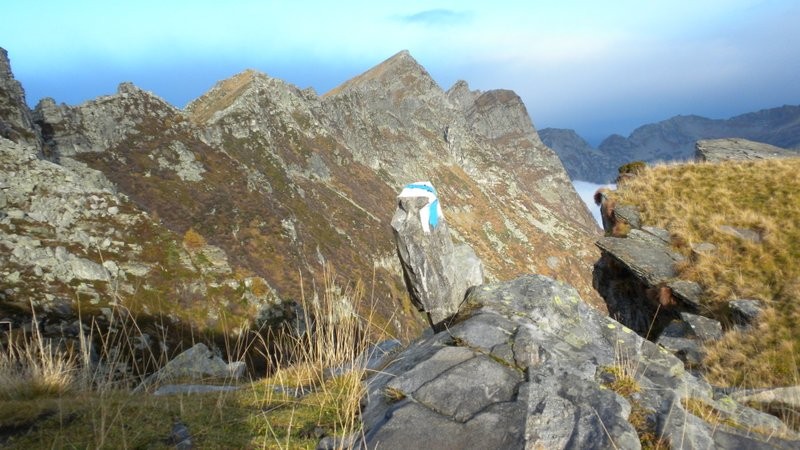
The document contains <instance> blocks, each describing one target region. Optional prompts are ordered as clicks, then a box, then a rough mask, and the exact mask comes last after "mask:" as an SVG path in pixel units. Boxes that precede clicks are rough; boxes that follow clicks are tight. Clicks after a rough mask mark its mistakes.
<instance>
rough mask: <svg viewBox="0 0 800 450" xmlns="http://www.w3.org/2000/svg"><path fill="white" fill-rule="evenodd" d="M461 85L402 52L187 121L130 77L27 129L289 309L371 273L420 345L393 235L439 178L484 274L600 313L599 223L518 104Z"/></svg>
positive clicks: (198, 104) (243, 98) (207, 107)
mask: <svg viewBox="0 0 800 450" xmlns="http://www.w3.org/2000/svg"><path fill="white" fill-rule="evenodd" d="M9 74H10V72H9ZM10 79H13V76H12V78H10ZM454 88H455V89H454V90H451V91H450V92H449V93H448V92H445V91H443V90H442V89H441V88H440V87H439V86H438V85H436V84H435V82H434V81H433V80H432V78H430V76H429V74H427V71H425V69H424V68H423V67H422V66H421V65H419V63H417V62H416V61H415V60H414V59H413V57H412V56H411V55H410V54H409V53H408V52H400V53H398V54H396V55H394V56H393V57H391V58H389V59H388V60H386V61H384V62H383V63H380V64H378V65H377V66H376V68H373V69H371V70H369V71H367V72H366V76H360V77H355V78H353V79H351V80H348V81H345V82H344V83H343V84H342V86H341V89H335V90H333V91H332V92H329V93H327V94H326V95H323V96H319V95H317V94H316V93H315V92H313V90H310V89H306V90H300V89H299V88H297V87H296V86H293V85H291V84H289V83H286V82H285V81H282V80H279V79H276V78H271V77H269V76H268V75H266V74H263V73H261V72H257V71H253V70H246V71H243V72H240V73H238V74H235V75H233V76H232V77H230V78H228V79H226V80H221V81H220V82H219V83H217V84H216V85H215V86H214V87H212V88H211V89H210V90H209V91H208V92H207V93H205V94H204V95H202V96H200V97H198V98H197V99H195V100H194V101H192V102H190V104H189V105H187V107H186V108H185V109H183V110H182V109H179V108H176V107H175V106H173V105H170V104H169V103H167V102H165V101H164V100H163V99H161V98H160V97H158V96H157V95H155V94H153V93H150V92H147V91H144V90H142V89H139V88H137V87H135V86H134V85H132V84H130V83H122V84H120V86H119V88H118V90H117V92H116V93H115V94H112V95H108V96H102V97H98V98H96V99H93V100H89V101H87V102H84V103H82V104H80V105H76V106H68V105H64V104H60V105H58V104H56V103H55V101H54V100H52V99H44V100H42V101H41V102H39V104H38V105H37V106H36V108H35V109H34V111H33V112H32V113H31V115H32V117H33V118H34V121H33V124H32V126H30V127H29V128H30V129H31V132H32V133H33V134H37V133H38V135H40V136H41V139H42V142H43V143H42V144H41V146H40V147H36V145H33V148H39V149H40V151H39V153H40V157H42V158H46V159H47V160H49V161H51V162H53V163H55V164H57V165H62V166H65V167H66V166H70V165H75V164H78V165H85V166H86V167H88V168H91V169H93V170H94V171H95V172H93V173H96V174H97V176H98V177H100V178H102V179H104V180H106V181H105V182H107V183H108V184H109V185H111V186H113V187H114V189H115V190H117V191H118V192H119V193H120V194H124V195H125V196H127V198H130V199H131V201H132V203H133V204H134V205H136V207H137V208H139V209H140V210H141V212H142V213H143V214H147V215H149V216H151V217H154V218H156V220H157V221H158V223H159V224H160V225H161V226H163V227H164V228H166V229H168V230H169V232H170V233H173V235H174V236H182V235H184V236H197V235H199V236H200V237H201V239H202V240H203V241H205V242H207V244H208V245H209V246H213V247H214V248H216V249H218V250H214V251H215V252H217V251H219V252H223V254H224V255H225V257H226V260H227V261H228V263H227V264H229V266H230V270H231V271H232V272H233V273H239V274H242V275H241V276H243V277H246V278H247V277H259V279H261V280H262V281H263V285H264V289H262V290H265V291H266V292H271V293H272V294H270V295H271V297H270V298H277V299H278V300H277V302H278V303H282V302H291V301H294V300H300V299H301V297H302V296H303V295H304V292H303V291H302V289H301V287H300V283H301V278H303V279H306V280H310V281H308V283H310V285H311V286H320V285H321V280H320V279H319V278H318V277H319V274H320V272H321V270H320V267H321V266H322V265H331V266H333V267H335V268H336V270H337V272H339V273H340V275H341V276H342V277H343V278H345V279H347V280H352V281H354V282H355V281H356V280H374V281H373V283H374V292H375V298H374V299H373V300H374V302H375V304H376V305H377V306H376V308H377V314H376V317H379V318H380V320H381V321H382V322H381V323H382V326H384V327H386V329H387V330H391V332H392V333H393V334H395V335H396V336H413V335H415V334H416V332H417V331H418V330H419V326H420V325H421V324H422V323H423V322H422V321H421V320H420V318H419V317H417V316H416V315H415V314H413V313H412V312H411V310H410V305H409V304H408V301H407V300H404V288H403V282H402V275H401V272H400V269H399V262H398V261H397V260H396V255H395V249H394V248H393V246H392V243H391V239H390V236H391V233H390V230H389V229H388V224H389V219H390V218H391V215H392V212H393V210H394V206H395V203H396V200H395V196H396V195H397V193H398V192H399V190H400V188H401V187H402V186H403V185H405V184H407V183H410V182H414V181H419V180H430V181H432V182H433V183H434V185H435V186H436V187H437V189H438V191H439V195H440V198H441V199H442V204H443V207H444V211H445V217H446V220H447V221H448V224H449V225H450V228H451V230H452V231H453V233H454V235H455V236H454V237H455V240H456V241H457V242H468V243H470V244H472V245H473V247H474V248H475V249H476V252H477V253H478V255H479V256H480V257H481V258H482V259H483V261H484V263H485V265H486V269H487V272H488V276H489V278H490V279H507V278H510V277H513V276H517V275H520V274H523V273H528V272H530V271H537V272H541V273H544V274H546V275H549V276H554V277H557V278H558V277H560V278H561V279H563V280H564V281H568V282H570V283H571V284H574V285H575V286H576V287H577V288H578V289H579V290H580V291H581V292H582V294H583V295H584V298H587V300H589V301H594V304H595V306H597V307H598V308H601V309H602V304H601V303H600V300H599V298H598V297H597V296H596V294H594V296H593V292H594V291H593V289H592V282H591V276H590V270H589V268H590V267H591V264H592V263H593V262H594V260H595V259H596V256H597V252H596V250H595V249H594V247H593V245H592V242H593V240H594V238H595V237H596V235H597V233H599V229H598V228H597V225H596V224H595V222H594V221H593V220H592V218H591V216H590V214H589V212H588V210H587V209H586V207H585V205H584V204H583V203H582V202H581V201H580V199H579V197H578V196H577V194H576V193H575V192H574V189H573V188H572V186H571V184H570V183H569V179H568V177H567V175H566V173H565V172H564V169H563V166H562V165H561V162H560V161H559V160H558V158H557V157H556V155H555V154H554V153H553V152H552V151H551V150H550V149H548V148H546V147H545V146H544V145H543V144H542V143H541V141H540V140H539V137H538V135H537V134H536V130H535V127H534V126H533V124H532V122H531V120H530V117H529V116H528V114H527V110H526V109H525V106H524V104H523V103H522V101H521V100H520V99H519V97H518V96H517V95H516V94H514V93H513V92H511V91H502V90H500V91H489V92H483V93H482V92H478V91H475V92H472V91H470V90H469V87H468V85H466V83H463V84H459V83H457V84H456V85H455V86H454ZM456 96H457V100H456ZM16 107H17V108H18V109H19V110H20V111H22V112H24V111H25V108H27V106H26V105H24V104H17V106H16ZM2 120H3V121H7V120H8V119H7V118H6V117H5V116H4V117H2ZM15 207H17V206H15ZM18 207H19V208H21V210H23V211H24V208H26V206H25V205H18ZM23 217H25V216H23ZM14 220H16V219H14ZM20 220H23V221H25V220H27V219H20ZM120 232H124V230H123V231H120ZM195 240H197V238H192V239H190V242H191V241H195ZM176 245H177V246H178V247H179V246H180V243H177V244H176ZM171 246H173V247H174V245H173V244H170V245H168V246H166V247H164V248H165V250H166V249H168V248H171ZM534 250H535V253H534ZM154 251H155V250H154ZM92 257H97V255H94V256H92ZM212 259H213V258H212ZM98 263H99V261H98ZM149 276H152V273H150V272H145V273H143V274H142V277H143V280H146V279H147V277H149ZM159 276H162V275H159ZM247 279H249V278H247ZM261 283H262V282H259V283H257V285H261ZM101 284H102V283H101ZM46 289H47V288H46V287H43V288H42V292H46ZM104 289H111V288H110V287H109V286H106V285H104V284H103V285H101V286H98V287H97V290H98V293H99V295H103V292H104ZM164 289H167V290H168V291H169V290H172V291H170V292H174V293H173V294H168V295H167V294H165V295H167V297H180V296H182V295H183V296H185V294H181V293H180V292H183V290H185V289H186V288H185V287H181V286H180V285H174V286H171V287H169V286H167V287H165V288H164ZM313 290H315V289H312V291H313ZM305 295H308V292H305ZM314 295H316V294H314ZM137 296H140V293H136V292H134V293H133V294H130V295H128V294H126V298H127V297H130V299H128V301H130V302H134V303H135V302H138V301H139V300H137ZM270 302H271V304H272V303H275V301H272V300H270ZM259 305H260V304H258V303H256V304H253V305H252V306H253V307H260V306H259ZM262 306H265V305H262ZM214 308H217V306H214ZM208 314H209V317H213V316H215V315H218V314H220V311H216V310H209V312H208ZM200 322H203V321H202V320H200Z"/></svg>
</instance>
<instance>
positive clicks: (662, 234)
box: [642, 225, 670, 244]
mask: <svg viewBox="0 0 800 450" xmlns="http://www.w3.org/2000/svg"><path fill="white" fill-rule="evenodd" d="M642 231H644V232H647V233H649V234H651V235H653V236H655V237H657V238H658V239H660V240H661V242H663V243H664V244H669V241H670V236H669V231H667V230H665V229H663V228H659V227H651V226H647V225H644V226H642Z"/></svg>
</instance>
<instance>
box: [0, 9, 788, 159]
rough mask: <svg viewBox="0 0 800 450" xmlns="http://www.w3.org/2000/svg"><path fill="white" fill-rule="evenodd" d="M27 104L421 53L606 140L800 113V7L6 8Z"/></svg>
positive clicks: (169, 89)
mask: <svg viewBox="0 0 800 450" xmlns="http://www.w3.org/2000/svg"><path fill="white" fill-rule="evenodd" d="M0 15H2V17H3V26H2V28H0V47H4V48H5V49H6V50H8V52H9V57H10V58H11V63H12V68H13V70H14V73H15V76H16V77H17V79H18V80H20V81H21V82H22V83H23V87H24V88H25V90H26V92H27V97H28V101H29V103H34V104H35V103H36V102H37V101H38V100H39V99H40V98H42V97H46V96H49V97H53V98H55V99H56V101H58V102H64V103H67V104H77V103H80V102H83V101H85V100H88V99H91V98H94V97H96V96H98V95H103V94H110V93H113V92H114V91H115V90H116V86H117V84H118V83H119V82H122V81H132V82H134V83H135V84H136V85H138V86H140V87H142V88H144V89H147V90H149V91H152V92H154V93H155V94H157V95H159V96H161V97H162V98H164V99H166V100H167V101H169V102H170V103H172V104H174V105H175V106H178V107H183V106H185V105H186V103H188V102H189V101H190V100H192V99H193V98H195V97H198V96H200V95H201V94H202V93H203V92H205V91H206V90H208V89H209V88H210V87H211V86H212V85H213V84H214V83H215V82H216V81H218V80H221V79H224V78H227V77H229V76H231V75H233V74H235V73H238V72H241V71H242V70H244V69H246V68H254V69H257V70H260V71H262V72H266V73H267V74H269V75H271V76H274V77H278V78H282V79H284V80H286V81H289V82H291V83H293V84H296V85H298V86H299V87H301V88H305V87H308V86H312V87H314V88H315V89H316V90H317V92H319V93H323V92H325V91H327V90H329V89H331V88H333V87H335V86H337V85H338V84H340V83H342V82H344V81H345V80H347V79H348V78H351V77H353V76H355V75H357V74H359V73H361V72H363V71H365V70H367V69H369V68H370V67H372V66H374V65H376V64H378V63H380V62H381V61H382V60H384V59H386V58H388V57H389V56H391V55H393V54H394V53H397V52H398V51H400V50H402V49H408V50H410V51H411V54H412V55H413V56H414V57H415V58H416V59H417V60H418V61H419V62H420V63H421V64H422V65H423V66H425V67H426V68H427V69H428V71H429V72H430V73H431V75H433V77H434V78H435V79H436V81H437V82H438V83H439V84H440V86H441V87H442V88H443V89H447V88H448V87H450V86H451V85H452V84H453V83H454V82H455V81H456V80H458V79H464V80H466V81H468V82H469V84H470V86H471V87H472V88H473V89H481V90H488V89H494V88H507V89H513V90H514V91H516V92H517V93H518V94H519V95H520V96H521V97H522V99H523V100H524V101H525V104H526V106H527V107H528V112H529V113H530V115H531V117H532V119H533V122H534V124H535V125H536V126H537V128H544V127H558V128H574V129H576V130H577V131H578V132H579V133H580V134H581V135H583V136H584V137H586V138H588V139H589V140H590V141H592V142H593V143H597V142H598V141H599V139H601V138H603V137H605V136H607V135H608V134H611V133H620V134H623V135H627V134H628V133H630V132H631V131H632V130H633V128H634V127H635V126H638V125H642V124H644V123H648V122H653V121H657V120H662V119H666V118H669V117H671V116H673V115H677V114H700V115H705V116H707V117H712V118H727V117H730V116H733V115H737V114H741V113H745V112H750V111H755V110H758V109H763V108H770V107H776V106H781V105H784V104H800V27H798V26H797V23H798V21H800V2H799V1H797V0H766V1H759V0H669V1H662V0H606V1H598V0H559V1H555V0H553V1H537V0H527V1H503V0H495V1H491V2H486V1H484V2H470V1H414V0H406V1H402V2H401V1H377V0H373V1H345V0H340V1H337V2H321V1H316V2H314V1H301V0H296V1H288V0H287V1H220V0H214V1H205V0H193V1H183V0H172V1H167V0H157V1H151V0H138V1H113V2H112V1H47V0H40V1H30V0H3V2H2V6H0Z"/></svg>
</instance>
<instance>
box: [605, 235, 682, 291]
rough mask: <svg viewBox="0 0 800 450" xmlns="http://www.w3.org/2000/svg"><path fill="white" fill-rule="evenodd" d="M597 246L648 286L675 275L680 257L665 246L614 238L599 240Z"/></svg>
mask: <svg viewBox="0 0 800 450" xmlns="http://www.w3.org/2000/svg"><path fill="white" fill-rule="evenodd" d="M597 246H598V247H599V248H600V250H603V251H604V252H606V253H608V254H610V255H611V256H613V257H614V258H615V259H616V260H618V261H619V262H620V263H622V264H623V265H624V266H625V267H626V268H627V269H628V270H630V271H631V272H632V273H633V274H634V275H636V277H637V278H639V279H641V280H644V281H646V282H647V284H649V285H650V286H657V285H658V284H660V283H664V282H667V281H669V280H670V279H672V278H674V277H675V276H676V275H677V272H676V271H675V263H676V262H678V261H679V260H680V256H679V255H677V254H675V253H674V252H672V251H670V250H669V249H668V248H667V247H666V246H663V245H661V246H660V245H653V244H652V243H648V242H644V241H640V240H636V239H625V238H616V237H604V238H600V239H599V240H598V241H597Z"/></svg>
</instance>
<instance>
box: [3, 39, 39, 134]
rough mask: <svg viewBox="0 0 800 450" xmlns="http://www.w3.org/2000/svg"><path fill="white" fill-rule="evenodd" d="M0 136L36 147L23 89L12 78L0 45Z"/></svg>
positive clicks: (6, 54)
mask: <svg viewBox="0 0 800 450" xmlns="http://www.w3.org/2000/svg"><path fill="white" fill-rule="evenodd" d="M0 137H4V138H6V139H10V140H12V141H14V142H19V143H23V144H30V145H34V146H36V147H38V146H39V145H40V141H39V139H38V136H37V133H36V129H35V126H34V124H33V118H32V117H31V111H30V109H29V108H28V104H27V103H26V102H25V91H23V89H22V85H20V84H19V82H18V81H17V80H16V79H14V74H13V73H12V72H11V62H10V61H9V59H8V52H6V50H5V49H3V48H2V47H0Z"/></svg>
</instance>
